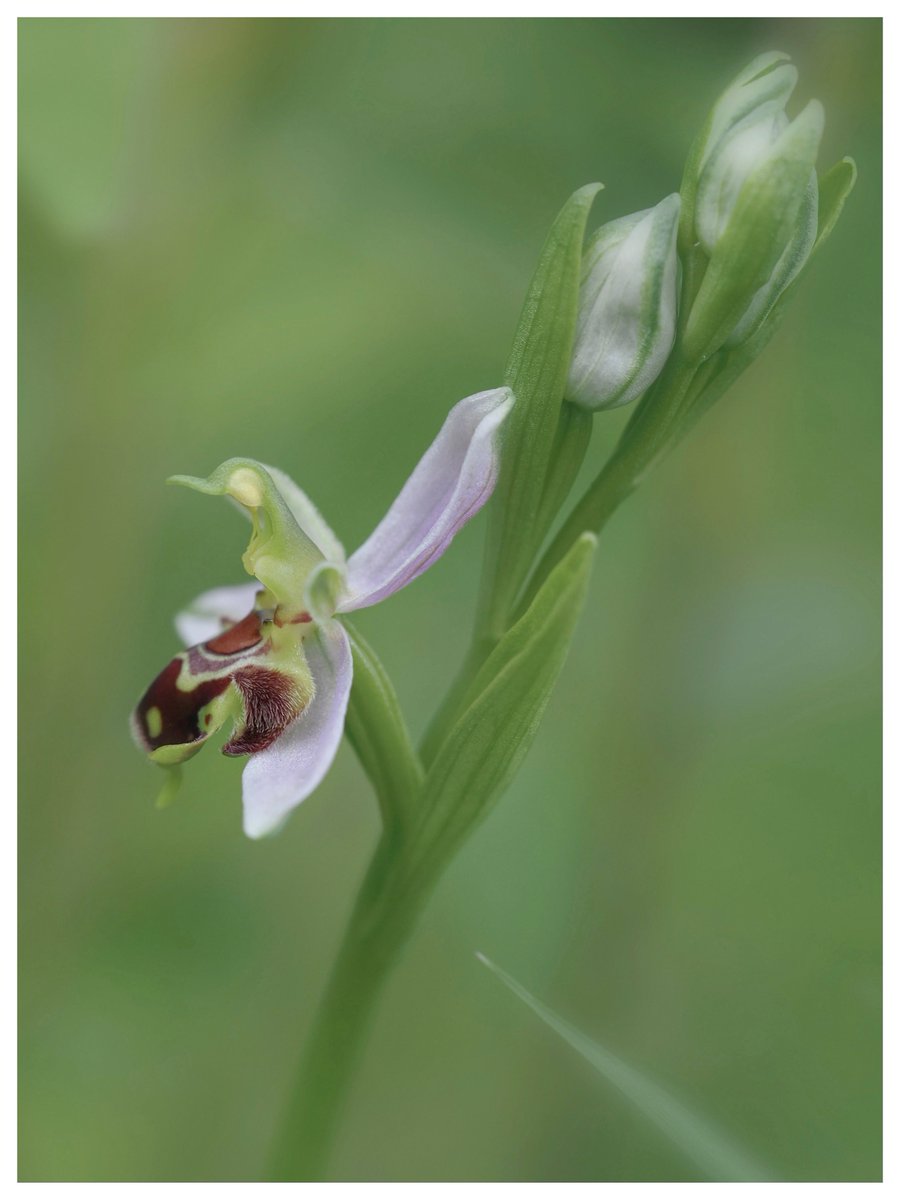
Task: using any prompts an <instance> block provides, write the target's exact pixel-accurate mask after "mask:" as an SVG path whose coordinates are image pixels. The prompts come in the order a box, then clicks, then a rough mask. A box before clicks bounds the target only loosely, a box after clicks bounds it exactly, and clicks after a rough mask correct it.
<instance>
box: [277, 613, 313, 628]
mask: <svg viewBox="0 0 900 1200" xmlns="http://www.w3.org/2000/svg"><path fill="white" fill-rule="evenodd" d="M272 620H273V621H274V622H275V624H276V625H277V626H278V628H279V629H282V628H283V627H284V626H285V625H307V624H308V623H309V622H310V621H311V620H312V617H311V616H310V614H309V613H308V612H300V613H297V615H296V616H295V617H291V619H290V620H289V621H285V619H284V617H282V616H281V615H280V614H279V612H278V610H277V609H276V610H275V616H274V617H273V618H272Z"/></svg>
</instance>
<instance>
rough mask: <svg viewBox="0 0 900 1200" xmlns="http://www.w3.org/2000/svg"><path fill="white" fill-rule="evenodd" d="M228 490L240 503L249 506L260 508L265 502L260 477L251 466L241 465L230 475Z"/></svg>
mask: <svg viewBox="0 0 900 1200" xmlns="http://www.w3.org/2000/svg"><path fill="white" fill-rule="evenodd" d="M228 490H229V492H230V493H231V495H232V496H234V498H235V500H237V502H238V503H239V504H243V505H244V506H245V507H247V508H259V506H260V505H261V504H262V502H263V492H262V487H261V486H260V482H259V477H258V476H257V474H256V472H255V471H251V470H250V468H249V467H239V468H238V469H237V470H236V471H235V472H234V473H233V474H232V475H231V476H230V478H229V480H228Z"/></svg>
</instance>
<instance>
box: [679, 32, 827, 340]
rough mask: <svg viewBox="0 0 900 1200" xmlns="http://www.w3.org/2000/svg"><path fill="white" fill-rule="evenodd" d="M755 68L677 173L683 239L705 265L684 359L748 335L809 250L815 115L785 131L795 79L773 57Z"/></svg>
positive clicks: (817, 136)
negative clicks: (687, 200) (687, 198)
mask: <svg viewBox="0 0 900 1200" xmlns="http://www.w3.org/2000/svg"><path fill="white" fill-rule="evenodd" d="M753 65H754V64H751V68H752V67H753ZM760 65H761V70H760V69H757V70H756V72H755V73H754V72H753V71H752V70H751V68H748V70H747V71H746V72H744V74H743V75H742V76H740V77H739V79H738V80H736V81H735V83H734V84H732V85H731V87H730V88H728V89H727V91H726V92H725V93H724V95H723V96H722V97H721V99H720V100H719V102H718V103H717V105H716V106H715V108H714V109H713V113H712V114H711V116H710V119H709V121H708V122H707V127H706V130H705V131H704V134H703V135H701V139H700V141H699V148H697V147H695V150H694V152H692V155H691V159H690V160H689V162H688V167H687V170H686V172H685V187H686V188H688V189H689V191H690V194H691V212H690V215H689V218H688V225H687V226H686V225H685V222H684V221H683V222H682V231H681V232H682V238H683V240H684V239H685V238H686V237H687V238H688V239H690V241H689V243H688V244H689V245H699V247H700V248H701V249H702V251H703V252H704V254H705V255H706V256H707V257H708V259H709V263H708V266H707V269H706V272H705V274H704V276H703V282H702V284H701V285H700V288H699V291H698V293H697V296H696V298H695V300H694V302H693V305H692V307H691V312H690V316H689V318H688V323H687V329H686V332H685V337H684V349H685V353H686V354H687V355H688V357H691V358H698V359H699V358H706V357H708V356H709V355H711V354H713V353H715V351H716V350H718V349H719V348H720V347H721V346H722V345H725V344H727V345H736V344H738V343H740V342H743V341H745V340H746V339H747V338H749V337H750V336H752V334H753V333H754V332H755V331H756V330H757V329H758V328H759V326H760V324H761V323H762V322H763V321H764V320H765V318H766V317H767V316H768V314H769V312H770V310H771V308H772V306H773V305H774V304H775V302H776V300H777V299H778V297H779V296H780V295H781V293H782V292H783V291H784V289H785V288H786V287H787V286H788V284H789V283H790V282H791V280H792V279H794V277H795V276H796V275H797V273H798V272H799V271H800V269H801V268H802V267H803V265H804V263H805V262H806V260H807V258H808V257H809V254H810V252H811V250H812V247H813V244H814V242H815V236H816V226H817V196H818V191H817V184H816V175H815V169H814V168H815V161H816V156H817V154H818V150H819V142H820V140H821V137H822V130H823V127H824V120H825V118H824V113H823V111H822V106H821V105H820V104H819V103H818V101H815V100H813V101H811V102H810V103H809V104H808V105H807V106H806V108H805V109H804V110H803V111H802V112H801V113H800V115H799V116H798V117H797V118H796V119H795V120H794V121H791V122H789V121H788V118H787V117H786V115H785V113H784V104H785V102H786V101H787V99H788V97H789V96H790V93H791V90H792V89H793V86H794V83H795V82H796V72H795V71H794V69H793V67H789V66H788V65H787V64H786V63H784V61H783V59H781V58H780V56H775V55H768V56H764V57H763V58H762V59H758V60H757V62H756V66H757V68H759V67H760ZM741 80H743V82H741Z"/></svg>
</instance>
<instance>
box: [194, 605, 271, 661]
mask: <svg viewBox="0 0 900 1200" xmlns="http://www.w3.org/2000/svg"><path fill="white" fill-rule="evenodd" d="M261 640H262V623H261V621H260V618H259V613H258V612H252V613H248V614H247V616H246V617H244V619H243V620H242V621H238V623H237V624H236V625H232V626H231V628H230V629H226V630H225V632H224V633H219V634H217V635H216V636H215V637H214V638H210V640H209V641H208V642H204V643H203V649H204V650H209V651H211V652H212V653H213V654H238V653H240V651H242V650H249V649H250V648H251V646H255V645H257V644H258V643H259V642H260V641H261Z"/></svg>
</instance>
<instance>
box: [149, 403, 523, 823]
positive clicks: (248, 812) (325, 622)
mask: <svg viewBox="0 0 900 1200" xmlns="http://www.w3.org/2000/svg"><path fill="white" fill-rule="evenodd" d="M512 404H513V396H512V393H511V392H510V391H509V389H508V388H499V389H495V390H492V391H487V392H479V393H477V394H476V395H474V396H469V397H468V398H467V399H465V400H462V401H460V402H459V403H458V404H457V405H456V406H455V407H454V408H453V409H452V410H451V411H450V413H449V415H448V416H447V419H446V421H445V423H444V425H443V427H442V429H441V431H440V432H439V434H438V436H437V438H436V439H435V441H434V442H433V443H432V445H431V446H430V447H429V449H428V450H427V451H426V453H425V455H424V457H423V458H422V459H421V460H420V462H419V463H418V465H417V466H416V468H415V470H414V471H413V473H412V475H411V476H410V477H409V479H408V480H407V481H406V483H405V484H404V486H403V488H402V490H401V491H400V494H399V495H398V496H397V498H396V500H395V501H394V503H393V504H392V505H391V507H390V509H389V510H388V512H387V514H386V516H385V517H384V519H383V520H382V521H381V523H380V524H379V525H378V526H377V527H376V529H375V530H374V532H373V533H372V534H371V536H370V537H369V538H368V540H367V541H365V542H364V543H363V544H362V546H360V547H359V549H358V550H356V551H355V552H354V553H353V554H351V555H350V556H349V557H347V555H346V554H345V553H344V549H343V547H342V546H341V543H340V542H339V541H338V539H337V538H336V537H335V535H334V534H333V533H332V531H331V529H330V528H329V527H328V525H327V524H326V523H325V521H324V520H323V518H322V517H321V515H320V514H319V512H318V511H317V510H316V508H315V507H314V506H313V504H312V503H311V502H310V500H309V499H308V497H307V496H306V495H305V493H304V492H303V491H302V490H301V489H300V488H299V487H298V486H297V485H296V484H295V483H294V482H293V481H292V480H291V479H290V478H289V477H288V476H287V475H285V474H284V473H283V472H282V471H280V470H277V469H276V468H274V467H268V466H264V465H263V464H261V463H258V462H255V461H254V460H252V459H244V458H233V459H229V460H228V461H227V462H225V463H223V464H222V465H221V466H220V467H218V468H217V469H216V470H215V471H214V472H213V473H212V474H211V475H210V476H209V477H208V478H207V479H197V478H193V477H189V476H175V477H174V479H173V481H172V482H176V483H181V484H184V485H185V486H187V487H190V488H193V489H195V490H196V491H200V492H204V493H206V494H208V495H216V496H227V497H228V498H229V499H230V500H232V501H233V502H234V503H235V504H236V505H237V506H238V507H239V508H240V509H242V510H243V511H244V512H245V513H246V515H247V516H248V517H249V518H250V520H251V522H252V526H253V528H252V533H251V537H250V543H249V545H248V547H247V550H246V552H245V553H244V556H243V564H244V567H245V569H246V570H247V572H248V573H249V574H250V575H252V576H254V577H255V578H254V580H253V581H252V582H248V583H244V584H239V585H237V586H233V587H222V588H216V589H214V590H212V591H208V592H205V593H204V594H203V595H202V596H200V597H198V599H197V600H195V601H194V603H193V604H192V605H190V607H189V608H188V609H187V610H185V611H184V612H182V613H180V614H179V615H178V617H177V618H176V622H175V624H176V629H177V631H178V633H179V635H180V636H181V638H182V640H183V641H184V643H185V644H186V645H187V647H188V648H187V649H186V650H183V651H182V652H181V653H180V654H177V655H176V656H175V657H174V658H173V659H172V661H171V662H170V663H169V664H168V666H167V667H166V668H165V669H164V670H163V671H162V672H161V673H160V674H159V675H158V676H157V677H156V679H154V681H153V683H151V684H150V686H149V688H148V689H147V690H146V692H145V693H144V695H143V697H142V698H141V700H140V701H139V703H138V705H137V708H136V709H135V711H134V713H133V715H132V731H133V735H134V738H135V741H136V742H137V744H138V746H139V747H140V748H141V749H142V750H143V751H144V752H145V753H146V754H147V755H148V756H149V758H150V759H151V760H152V761H154V762H156V763H158V764H159V765H161V766H166V767H179V766H180V764H181V763H183V762H185V761H186V760H187V759H189V758H191V757H192V756H193V755H194V754H196V753H197V751H198V750H200V749H201V748H202V746H203V745H204V744H205V743H206V742H207V741H208V740H209V738H210V737H211V736H212V735H213V734H214V733H215V732H216V731H217V730H218V729H220V728H221V727H222V726H223V725H224V724H225V723H226V722H227V721H228V720H231V721H232V722H233V725H234V730H233V733H232V736H231V737H230V739H229V740H228V741H227V742H226V744H225V746H224V747H223V753H224V754H228V755H248V756H249V761H248V762H247V765H246V767H245V768H244V773H243V804H244V831H245V832H246V833H247V834H248V836H250V837H253V838H257V837H262V836H264V835H265V834H268V833H272V832H274V831H275V830H277V829H278V828H279V827H280V826H281V825H282V823H283V822H284V820H285V819H286V817H287V816H288V814H289V813H290V812H291V810H292V809H293V808H295V807H296V806H297V805H298V804H299V803H300V802H301V801H302V800H304V799H305V798H306V797H307V796H308V795H309V794H310V792H312V791H313V789H314V788H315V787H317V785H318V784H319V782H320V781H321V779H322V778H323V776H324V775H325V773H326V772H327V770H328V768H329V767H330V765H331V762H332V760H333V758H334V756H335V753H336V752H337V748H338V745H339V743H340V740H341V734H342V732H343V727H344V716H345V713H346V709H347V701H348V698H349V695H350V685H351V682H352V676H353V664H352V657H351V652H350V642H349V639H348V636H347V633H346V630H345V629H344V627H343V625H342V624H341V622H340V619H339V618H340V614H342V613H349V612H354V611H355V610H357V609H360V608H368V607H369V606H370V605H372V604H377V603H378V602H379V601H381V600H384V599H386V598H387V597H388V596H390V595H392V594H393V593H394V592H396V591H399V589H400V588H403V587H405V586H406V585H407V584H408V583H411V582H412V581H413V580H414V579H416V578H417V577H418V576H419V575H421V574H422V572H423V571H426V570H427V569H428V568H429V567H430V566H431V565H432V563H434V562H436V561H437V559H438V558H440V556H441V555H442V554H443V553H444V551H445V550H446V549H447V547H448V546H449V544H450V542H451V541H452V539H453V537H454V535H455V534H456V533H457V532H458V531H459V530H460V529H461V528H462V527H463V525H465V524H466V522H467V521H468V520H470V518H472V517H473V516H474V515H475V514H476V513H477V512H478V510H479V509H480V508H481V507H482V505H483V504H484V503H485V502H486V501H487V500H488V498H489V497H490V495H491V492H492V491H493V489H494V485H495V483H496V479H497V473H498V467H499V446H498V442H499V438H498V434H499V430H500V428H501V426H502V424H503V421H504V420H505V418H506V416H507V414H508V413H509V411H510V409H511V407H512Z"/></svg>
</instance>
